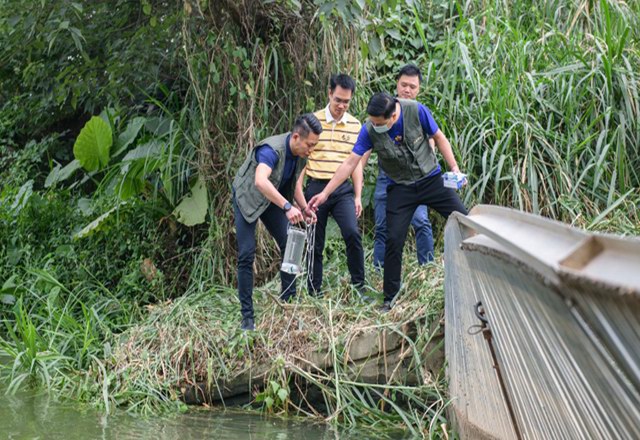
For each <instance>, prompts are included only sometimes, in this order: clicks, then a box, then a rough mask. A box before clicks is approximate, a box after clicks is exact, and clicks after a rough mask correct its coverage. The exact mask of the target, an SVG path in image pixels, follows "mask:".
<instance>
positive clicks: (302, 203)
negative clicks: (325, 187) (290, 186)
mask: <svg viewBox="0 0 640 440" xmlns="http://www.w3.org/2000/svg"><path fill="white" fill-rule="evenodd" d="M306 172H307V167H304V168H303V169H302V172H301V173H300V176H299V177H298V180H296V189H295V192H294V193H293V198H294V199H295V200H296V203H297V204H298V206H299V207H300V209H301V210H302V211H304V210H305V209H306V207H307V201H306V199H305V198H304V191H303V190H302V188H303V186H304V176H305V175H306Z"/></svg>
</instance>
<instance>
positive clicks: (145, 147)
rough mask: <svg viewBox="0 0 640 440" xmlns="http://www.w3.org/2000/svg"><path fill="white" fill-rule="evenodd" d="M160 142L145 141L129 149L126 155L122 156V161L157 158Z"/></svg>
mask: <svg viewBox="0 0 640 440" xmlns="http://www.w3.org/2000/svg"><path fill="white" fill-rule="evenodd" d="M160 151H161V149H160V144H158V143H157V142H155V141H151V142H147V143H146V144H142V145H139V146H137V147H136V148H134V149H133V150H131V151H129V152H128V153H127V154H126V156H124V157H123V158H122V161H123V162H127V161H131V160H137V159H158V158H159V156H160Z"/></svg>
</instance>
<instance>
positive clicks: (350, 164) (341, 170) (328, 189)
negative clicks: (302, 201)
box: [309, 152, 361, 210]
mask: <svg viewBox="0 0 640 440" xmlns="http://www.w3.org/2000/svg"><path fill="white" fill-rule="evenodd" d="M360 158H361V156H359V155H357V154H356V153H353V152H352V153H351V154H350V155H349V157H347V158H346V159H345V161H344V162H342V165H340V166H339V167H338V170H337V171H336V172H335V174H334V175H333V177H332V178H331V180H330V181H329V183H327V186H325V187H324V189H323V190H322V192H320V193H318V194H316V195H315V196H313V197H311V200H309V205H310V208H311V209H313V210H316V209H318V206H320V205H322V204H323V203H324V202H326V201H327V198H328V197H329V196H330V195H331V193H333V192H334V191H335V190H336V188H337V187H339V186H340V185H342V182H344V181H345V180H347V178H348V177H349V176H350V175H351V174H352V173H353V170H355V168H356V167H357V166H358V163H360Z"/></svg>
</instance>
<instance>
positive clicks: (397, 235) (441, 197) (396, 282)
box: [384, 174, 467, 301]
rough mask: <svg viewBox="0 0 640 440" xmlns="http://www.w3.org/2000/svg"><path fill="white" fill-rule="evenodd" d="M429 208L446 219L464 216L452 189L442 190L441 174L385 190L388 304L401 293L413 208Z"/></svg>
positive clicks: (386, 299)
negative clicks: (405, 250) (457, 214)
mask: <svg viewBox="0 0 640 440" xmlns="http://www.w3.org/2000/svg"><path fill="white" fill-rule="evenodd" d="M420 205H429V207H430V208H431V209H434V210H435V211H436V212H437V213H438V214H440V215H441V216H443V217H444V218H445V219H446V218H448V217H449V215H450V214H451V213H452V212H454V211H458V212H461V213H463V214H464V215H467V209H466V208H465V207H464V205H463V204H462V202H461V201H460V197H458V193H456V191H455V190H453V189H451V188H445V186H444V183H443V180H442V174H438V175H436V176H433V177H427V178H424V179H421V180H419V181H418V182H415V183H412V184H410V185H401V184H392V185H389V186H388V188H387V230H388V233H389V235H388V236H387V243H386V246H385V255H384V261H385V265H384V299H385V301H391V300H392V299H393V298H394V297H395V296H396V294H397V293H398V291H399V290H400V279H401V275H402V250H403V249H404V242H405V240H406V239H407V231H408V229H409V224H410V223H411V218H412V217H413V213H414V212H415V210H416V208H417V207H418V206H420Z"/></svg>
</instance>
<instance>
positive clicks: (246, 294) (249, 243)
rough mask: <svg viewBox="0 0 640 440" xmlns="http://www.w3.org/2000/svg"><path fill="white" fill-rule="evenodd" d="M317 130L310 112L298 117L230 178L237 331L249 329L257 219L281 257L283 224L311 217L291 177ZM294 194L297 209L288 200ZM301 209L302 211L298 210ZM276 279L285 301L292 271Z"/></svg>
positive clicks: (319, 127)
mask: <svg viewBox="0 0 640 440" xmlns="http://www.w3.org/2000/svg"><path fill="white" fill-rule="evenodd" d="M321 132H322V125H321V124H320V121H318V118H316V117H315V116H314V115H313V114H311V113H307V114H304V115H302V116H300V117H298V118H297V119H296V121H295V122H294V124H293V130H292V131H291V132H289V133H284V134H281V135H276V136H272V137H270V138H267V139H264V140H262V141H260V142H258V143H257V144H256V146H255V148H254V149H253V150H251V152H250V153H249V155H248V157H247V158H246V160H245V161H244V163H243V164H242V166H241V167H240V168H239V169H238V172H237V174H236V177H235V179H234V181H233V210H234V214H235V225H236V239H237V242H238V297H239V299H240V307H241V313H242V323H241V328H242V329H243V330H254V329H255V324H254V314H253V261H254V259H255V252H256V237H255V232H256V225H257V224H258V219H259V220H260V221H262V223H263V224H264V226H265V227H266V228H267V231H269V233H270V234H271V235H272V236H273V238H274V239H275V240H276V242H277V243H278V247H279V248H280V256H281V258H282V257H283V256H284V251H285V248H286V245H287V226H288V224H289V223H298V222H301V221H303V220H304V217H307V218H309V217H312V214H311V213H310V212H309V211H308V210H307V209H306V208H307V203H306V200H305V198H304V195H303V194H302V190H300V191H296V181H297V179H298V177H299V176H300V173H301V172H302V170H303V169H304V167H305V165H306V158H307V157H309V154H310V153H311V151H312V150H313V148H314V147H315V145H316V144H317V143H318V139H319V135H320V133H321ZM294 196H295V200H296V202H297V203H298V206H299V207H300V209H298V208H297V207H295V206H292V205H291V203H290V202H289V200H293V197H294ZM304 211H307V212H306V213H305V214H303V212H304ZM280 279H281V283H282V293H281V295H280V298H281V299H283V300H285V301H286V300H288V299H289V298H290V297H292V296H293V295H295V292H296V286H295V275H294V274H288V273H285V272H283V271H281V272H280Z"/></svg>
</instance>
